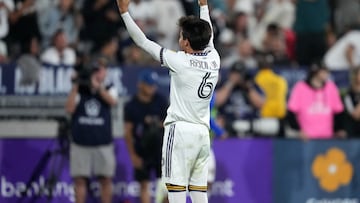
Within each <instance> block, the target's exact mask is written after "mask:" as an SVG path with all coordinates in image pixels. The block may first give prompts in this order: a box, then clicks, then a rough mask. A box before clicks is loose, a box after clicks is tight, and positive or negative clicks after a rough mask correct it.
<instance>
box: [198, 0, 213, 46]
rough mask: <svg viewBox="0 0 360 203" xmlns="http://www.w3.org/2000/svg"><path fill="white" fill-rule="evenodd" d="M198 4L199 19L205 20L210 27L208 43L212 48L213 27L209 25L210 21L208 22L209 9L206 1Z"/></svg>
mask: <svg viewBox="0 0 360 203" xmlns="http://www.w3.org/2000/svg"><path fill="white" fill-rule="evenodd" d="M198 2H199V6H200V18H201V19H203V20H206V21H207V22H208V23H209V24H210V27H211V30H212V32H211V38H210V41H209V46H210V47H213V48H214V31H213V27H212V24H211V20H210V15H209V7H208V3H207V0H198Z"/></svg>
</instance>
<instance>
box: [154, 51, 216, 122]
mask: <svg viewBox="0 0 360 203" xmlns="http://www.w3.org/2000/svg"><path fill="white" fill-rule="evenodd" d="M160 59H161V63H162V65H163V66H166V67H168V68H169V69H170V76H171V82H170V106H169V108H168V110H167V117H166V119H165V122H164V123H165V125H166V124H169V123H172V122H175V121H187V122H191V123H199V124H204V125H206V126H207V127H208V128H210V126H209V121H210V99H211V97H212V94H213V91H214V88H215V86H216V83H217V81H218V76H219V69H220V56H219V54H218V52H217V51H216V50H215V49H214V48H211V47H208V48H207V49H205V50H204V52H202V53H197V54H187V53H185V52H183V51H179V52H174V51H171V50H166V49H162V51H161V56H160Z"/></svg>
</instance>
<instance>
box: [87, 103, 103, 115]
mask: <svg viewBox="0 0 360 203" xmlns="http://www.w3.org/2000/svg"><path fill="white" fill-rule="evenodd" d="M85 112H86V114H87V115H88V116H91V117H97V116H98V115H99V113H100V103H99V102H98V101H97V100H96V99H91V100H89V101H86V102H85Z"/></svg>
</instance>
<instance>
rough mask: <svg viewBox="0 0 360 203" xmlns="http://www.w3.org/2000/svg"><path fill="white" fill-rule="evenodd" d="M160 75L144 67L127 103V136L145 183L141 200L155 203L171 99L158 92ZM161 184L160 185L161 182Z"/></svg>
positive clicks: (136, 171)
mask: <svg viewBox="0 0 360 203" xmlns="http://www.w3.org/2000/svg"><path fill="white" fill-rule="evenodd" d="M157 77H158V76H157V74H156V72H152V71H150V70H144V71H142V72H141V73H140V75H139V80H138V83H137V85H138V91H137V93H136V95H134V96H133V97H132V98H131V99H130V101H129V102H127V103H126V105H125V113H124V114H125V116H124V117H125V118H124V119H125V139H126V144H127V148H128V151H129V155H130V159H131V162H132V164H133V167H134V176H135V180H136V181H139V183H140V186H141V195H140V198H141V202H142V203H148V202H151V200H150V194H149V183H150V179H151V172H152V171H154V172H155V176H156V177H157V178H160V177H161V149H162V136H163V121H164V119H165V117H166V109H167V107H168V102H167V100H166V99H165V98H164V97H163V96H161V95H160V94H159V93H157V91H156V89H157V85H156V81H157ZM158 185H160V184H158Z"/></svg>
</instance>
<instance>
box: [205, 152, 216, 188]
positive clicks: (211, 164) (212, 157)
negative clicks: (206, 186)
mask: <svg viewBox="0 0 360 203" xmlns="http://www.w3.org/2000/svg"><path fill="white" fill-rule="evenodd" d="M208 166H209V168H208V170H209V174H208V179H207V180H208V183H213V182H214V181H215V174H216V160H215V155H214V150H213V149H212V148H211V149H210V157H209V164H208Z"/></svg>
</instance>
